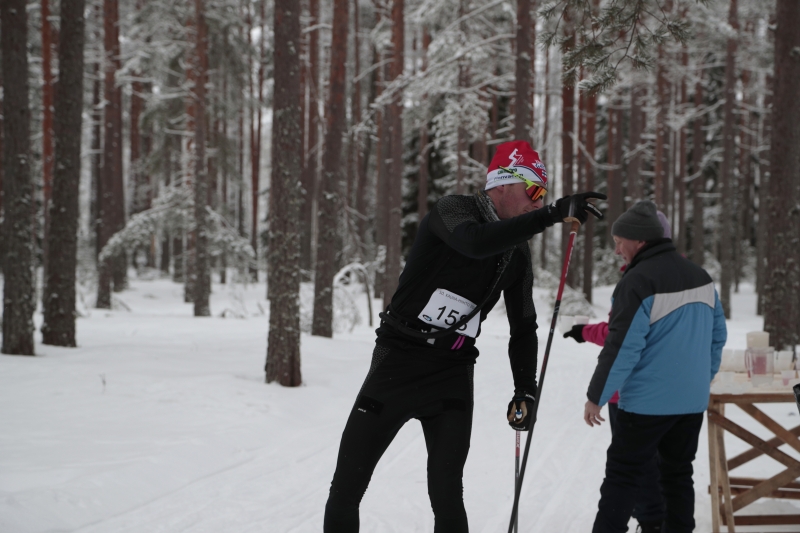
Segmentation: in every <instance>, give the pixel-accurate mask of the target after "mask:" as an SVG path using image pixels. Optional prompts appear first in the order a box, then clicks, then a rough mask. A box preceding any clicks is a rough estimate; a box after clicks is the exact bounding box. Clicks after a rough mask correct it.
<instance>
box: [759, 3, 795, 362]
mask: <svg viewBox="0 0 800 533" xmlns="http://www.w3.org/2000/svg"><path fill="white" fill-rule="evenodd" d="M775 19H776V28H775V76H774V80H773V84H774V85H773V93H774V96H773V106H772V109H773V112H772V144H771V148H770V159H771V161H770V163H771V165H772V168H771V172H770V178H769V201H768V204H767V211H768V216H769V231H768V232H767V235H768V242H767V279H766V283H765V285H764V329H765V330H766V331H768V332H769V333H770V344H771V345H772V346H774V347H775V349H776V350H784V349H792V347H793V346H794V345H796V344H798V335H797V333H798V332H797V322H798V318H800V309H798V306H800V302H799V301H798V298H797V295H798V293H800V272H799V271H800V265H798V262H797V255H796V252H797V241H798V238H800V236H799V235H798V232H800V229H798V228H800V210H799V209H797V204H798V202H799V201H800V195H798V184H800V98H797V87H798V86H800V69H798V68H797V64H798V53H797V50H798V49H800V33H798V31H797V28H798V25H800V2H796V1H795V0H777V9H776V17H775Z"/></svg>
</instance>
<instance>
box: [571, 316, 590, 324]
mask: <svg viewBox="0 0 800 533" xmlns="http://www.w3.org/2000/svg"><path fill="white" fill-rule="evenodd" d="M588 323H589V317H588V316H580V315H578V316H574V317H572V325H573V326H576V325H578V324H588Z"/></svg>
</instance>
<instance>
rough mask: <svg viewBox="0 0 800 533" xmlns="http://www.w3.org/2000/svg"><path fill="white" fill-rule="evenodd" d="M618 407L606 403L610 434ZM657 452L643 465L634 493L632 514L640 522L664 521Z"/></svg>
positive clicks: (614, 428)
mask: <svg viewBox="0 0 800 533" xmlns="http://www.w3.org/2000/svg"><path fill="white" fill-rule="evenodd" d="M618 412H619V407H618V405H617V404H616V403H610V402H609V404H608V422H609V426H610V427H611V435H612V436H613V435H614V434H615V433H616V432H617V427H616V426H617V413H618ZM657 455H658V454H656V457H653V459H652V460H651V461H648V463H647V465H645V468H644V470H645V472H644V476H643V477H642V485H641V486H640V487H639V491H638V493H637V494H636V505H635V506H634V508H633V513H632V516H633V517H634V518H635V519H636V520H638V521H639V523H640V524H661V523H662V522H663V521H664V511H665V508H664V498H663V497H662V496H661V483H660V478H661V474H660V473H659V470H658V457H657Z"/></svg>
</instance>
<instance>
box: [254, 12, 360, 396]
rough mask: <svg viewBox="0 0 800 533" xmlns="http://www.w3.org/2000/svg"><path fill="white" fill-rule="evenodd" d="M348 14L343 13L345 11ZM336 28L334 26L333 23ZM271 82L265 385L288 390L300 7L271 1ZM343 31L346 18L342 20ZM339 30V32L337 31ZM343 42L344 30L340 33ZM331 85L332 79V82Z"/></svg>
mask: <svg viewBox="0 0 800 533" xmlns="http://www.w3.org/2000/svg"><path fill="white" fill-rule="evenodd" d="M345 9H346V8H345ZM337 22H338V20H337ZM274 24H275V26H274V32H275V51H274V61H275V70H276V71H279V72H281V76H279V77H276V78H275V96H274V99H273V117H274V118H273V122H272V154H273V156H272V190H273V193H274V192H275V191H280V195H281V201H280V202H276V203H275V204H274V208H275V210H274V211H271V212H270V213H269V221H270V224H269V227H270V234H269V237H270V245H269V255H268V261H269V266H268V270H269V283H270V285H271V286H272V289H271V291H270V315H269V336H268V344H267V362H266V380H267V383H270V382H273V381H277V382H278V383H280V384H281V385H284V386H287V387H296V386H298V385H300V384H301V383H302V378H301V373H300V321H299V315H300V310H299V301H298V294H299V291H300V273H299V266H300V235H299V234H298V225H299V224H298V223H299V220H300V212H299V208H300V194H301V191H300V189H299V187H298V184H297V169H298V168H301V167H302V161H303V137H302V130H301V127H300V120H301V116H302V115H301V113H300V99H299V98H298V95H297V86H298V84H299V81H300V68H301V63H302V62H301V58H300V54H299V52H300V39H301V37H300V6H299V4H298V2H296V1H295V0H276V1H275V21H274ZM345 25H346V17H345ZM337 29H338V28H337ZM343 33H344V34H345V35H344V37H345V38H346V26H345V31H344V32H343ZM332 79H333V77H332Z"/></svg>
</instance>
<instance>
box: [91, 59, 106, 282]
mask: <svg viewBox="0 0 800 533" xmlns="http://www.w3.org/2000/svg"><path fill="white" fill-rule="evenodd" d="M92 70H93V72H94V76H95V78H94V82H93V83H92V156H91V162H92V170H91V174H92V192H91V195H92V200H91V205H90V215H89V216H90V219H89V227H90V228H91V229H90V231H91V235H92V237H93V244H94V260H95V263H97V256H98V254H99V253H100V232H101V228H102V225H101V223H100V221H101V218H100V204H101V203H102V202H101V196H102V194H103V193H102V191H101V189H100V184H101V183H102V181H101V180H102V179H103V178H102V174H101V172H102V170H101V169H102V166H101V165H102V161H103V155H102V145H101V143H102V122H103V112H102V110H101V109H100V62H99V61H98V62H96V63H95V64H94V67H93V69H92ZM95 266H97V268H98V271H99V269H100V265H95Z"/></svg>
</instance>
